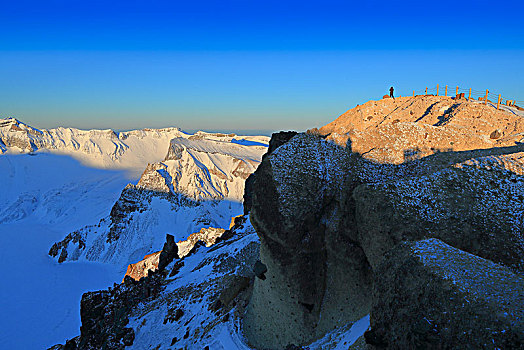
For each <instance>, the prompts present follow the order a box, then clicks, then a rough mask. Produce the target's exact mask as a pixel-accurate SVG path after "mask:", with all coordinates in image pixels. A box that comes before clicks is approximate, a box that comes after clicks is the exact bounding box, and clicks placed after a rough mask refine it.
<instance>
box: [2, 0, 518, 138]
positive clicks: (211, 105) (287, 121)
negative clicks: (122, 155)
mask: <svg viewBox="0 0 524 350" xmlns="http://www.w3.org/2000/svg"><path fill="white" fill-rule="evenodd" d="M522 10H524V5H522V4H521V3H520V2H517V1H499V2H497V3H493V2H484V1H475V2H467V1H439V2H431V3H430V2H421V1H418V2H405V1H403V2H393V1H387V2H386V1H373V0H369V1H365V2H361V3H358V4H355V3H352V2H350V1H344V2H342V1H340V2H337V1H322V2H307V1H302V2H297V1H278V2H277V1H249V0H244V1H220V2H218V1H191V2H177V1H170V2H161V1H111V2H109V1H96V0H95V1H75V0H70V1H45V2H42V1H40V2H32V1H16V2H15V1H5V0H4V1H2V2H0V115H2V116H15V117H17V118H19V119H21V120H23V121H25V122H27V123H30V124H33V125H35V126H37V127H53V126H58V125H63V126H76V127H81V128H95V127H97V128H109V127H111V128H115V129H131V128H138V127H161V126H180V127H182V128H184V129H206V130H228V129H230V130H238V129H243V130H245V129H257V130H259V129H269V130H277V129H298V130H304V129H307V128H310V127H314V126H321V125H324V124H326V123H328V122H329V121H331V120H333V119H335V118H336V117H337V116H338V115H339V114H341V113H343V112H344V111H345V110H347V109H349V108H351V107H354V106H355V105H356V104H357V103H363V102H365V101H367V100H369V99H377V98H380V97H381V96H382V95H383V94H385V93H387V89H388V88H389V86H391V85H393V86H395V89H396V93H397V94H410V93H412V91H413V90H421V89H423V88H424V87H425V86H426V85H429V86H432V85H436V84H437V83H440V84H441V85H445V84H449V85H450V86H456V85H459V86H460V87H472V88H473V89H475V90H483V89H486V88H489V89H490V91H493V92H498V93H501V94H503V95H504V96H507V97H509V98H513V99H517V100H524V96H523V78H524V65H523V62H524V25H522V24H521V23H520V22H521V21H519V13H522Z"/></svg>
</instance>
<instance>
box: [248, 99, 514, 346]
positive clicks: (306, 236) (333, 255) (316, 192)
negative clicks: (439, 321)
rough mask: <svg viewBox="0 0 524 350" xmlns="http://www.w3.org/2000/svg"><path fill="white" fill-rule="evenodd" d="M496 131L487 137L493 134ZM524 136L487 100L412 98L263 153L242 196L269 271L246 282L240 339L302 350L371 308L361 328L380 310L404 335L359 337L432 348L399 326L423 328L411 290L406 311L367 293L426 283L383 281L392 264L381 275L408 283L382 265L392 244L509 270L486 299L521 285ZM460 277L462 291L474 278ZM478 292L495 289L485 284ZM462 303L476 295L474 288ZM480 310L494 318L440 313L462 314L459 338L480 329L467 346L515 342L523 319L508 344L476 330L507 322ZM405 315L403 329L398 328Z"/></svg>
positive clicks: (376, 105) (376, 331)
mask: <svg viewBox="0 0 524 350" xmlns="http://www.w3.org/2000/svg"><path fill="white" fill-rule="evenodd" d="M494 130H496V131H497V132H496V133H495V135H494V136H496V137H490V135H493V133H494ZM523 133H524V124H523V122H522V118H521V117H519V116H516V115H512V114H510V113H508V112H504V111H497V110H496V109H495V108H493V107H491V106H489V105H488V106H485V105H483V104H478V103H475V102H467V101H465V100H463V99H460V100H458V99H457V100H455V99H452V98H449V97H435V96H418V97H415V98H411V97H409V98H397V99H386V100H382V101H370V102H368V103H366V104H364V105H363V106H357V107H356V108H354V109H353V110H350V111H348V112H347V113H345V114H344V115H342V116H341V117H340V118H338V119H337V120H336V121H334V122H333V123H331V124H328V125H327V126H325V127H323V128H321V129H320V130H319V131H316V130H313V131H312V132H311V133H309V134H298V135H296V136H294V137H293V138H292V139H291V140H290V141H288V142H286V143H284V144H283V145H281V146H280V147H278V148H277V149H276V150H274V151H273V152H272V153H271V154H270V155H267V156H265V157H264V158H263V162H262V164H261V165H260V166H259V168H258V169H257V171H256V172H255V174H254V176H253V184H252V186H251V187H250V188H251V191H252V193H251V194H250V195H251V196H252V202H251V222H252V224H253V226H254V228H255V229H256V231H257V233H258V235H259V237H260V240H261V248H260V260H261V262H260V263H261V264H263V265H264V266H265V267H266V268H267V271H264V273H263V277H265V278H257V279H255V283H254V287H253V296H252V298H251V301H250V304H249V306H248V309H247V313H246V316H245V318H244V332H245V334H246V336H247V338H248V340H249V341H250V343H251V344H253V345H254V346H256V347H260V348H269V349H279V348H284V347H286V346H288V345H291V344H294V345H301V346H303V345H307V344H308V343H310V342H311V341H312V340H314V339H315V338H318V337H319V336H321V335H323V334H325V333H326V332H327V331H329V330H331V329H333V328H335V327H337V326H339V325H340V324H347V323H350V322H353V321H356V320H357V319H359V318H360V317H362V316H363V315H365V314H367V313H369V312H371V319H372V325H373V320H379V319H381V317H382V316H381V315H386V314H387V315H390V316H391V315H396V316H391V317H393V318H392V320H393V321H391V322H396V319H395V317H398V318H399V321H398V322H399V324H402V325H403V326H405V327H406V329H407V331H408V334H406V335H405V337H404V338H403V339H400V338H398V337H397V338H395V332H394V331H390V330H391V329H393V328H392V326H387V327H386V326H384V324H383V323H380V322H378V321H376V322H375V326H373V332H370V333H368V336H367V338H366V340H368V343H370V344H371V343H373V346H376V347H378V348H380V346H387V347H391V348H399V349H400V348H402V347H403V346H405V347H404V348H413V344H415V343H416V344H422V345H421V346H423V347H424V346H426V345H427V346H429V347H431V344H432V343H431V341H432V340H431V337H432V335H431V330H429V331H428V332H429V333H428V332H426V335H424V337H426V336H427V337H429V338H428V339H429V340H427V339H426V340H427V342H426V343H424V341H426V340H424V339H425V338H423V337H422V338H420V339H422V340H420V339H419V340H416V342H415V343H410V341H411V340H409V339H415V338H416V337H418V336H417V335H416V334H415V335H414V334H409V332H415V333H416V332H418V331H417V329H415V328H416V327H415V326H413V327H415V328H413V327H411V328H410V327H409V326H408V325H407V322H409V323H410V324H411V323H412V324H413V325H417V324H421V322H423V317H424V313H422V312H419V313H417V312H416V308H417V307H418V306H420V308H421V310H426V309H424V306H423V305H420V304H419V300H418V299H416V295H415V294H414V290H415V288H414V289H410V290H409V291H406V293H407V294H402V293H401V292H400V291H399V292H398V294H397V295H398V296H399V298H408V299H409V298H411V299H409V300H410V303H411V304H410V306H409V307H408V306H406V305H401V304H400V303H389V304H388V302H387V300H392V299H388V298H390V296H388V295H386V294H384V295H382V293H386V292H384V291H382V289H378V290H379V292H377V293H375V294H374V295H373V296H371V295H370V293H369V291H370V290H371V289H372V288H373V286H374V285H376V284H378V283H380V284H381V285H383V286H395V285H397V284H399V283H406V284H407V285H409V286H418V288H419V289H421V288H422V287H423V286H424V283H426V282H428V281H429V279H430V276H428V275H425V272H424V273H422V272H420V273H417V275H416V276H414V280H413V281H410V280H409V279H406V280H403V281H402V282H401V281H398V282H397V281H393V280H388V279H387V278H382V277H383V276H382V275H385V276H387V275H388V273H389V272H388V270H387V269H388V268H384V267H383V266H390V267H391V268H392V269H393V271H392V277H391V278H393V279H394V278H398V279H403V278H407V277H406V276H404V275H403V274H402V273H403V270H402V269H399V270H394V266H396V265H395V264H397V263H399V264H400V263H401V262H400V260H401V259H402V257H401V256H397V255H395V254H393V253H392V254H393V256H395V258H393V259H394V261H393V262H391V264H390V265H387V263H386V265H384V259H387V257H388V256H390V255H388V254H389V252H391V251H392V250H394V249H396V247H397V246H399V245H402V244H408V245H409V244H415V243H414V242H417V241H418V240H423V239H426V238H428V237H435V238H438V239H439V240H435V239H433V240H429V241H428V243H427V244H428V245H429V246H431V247H430V248H428V249H429V250H431V249H433V250H437V249H440V248H439V247H440V244H443V245H444V246H446V244H447V245H449V247H450V248H449V249H451V250H452V251H453V252H455V251H459V250H458V249H460V251H461V253H460V254H458V255H457V256H460V258H461V259H464V261H469V262H468V263H470V264H474V263H475V261H477V260H478V261H480V262H486V264H492V265H495V263H497V264H499V265H496V266H499V267H500V269H502V270H504V271H508V272H511V273H510V274H509V275H507V276H506V277H507V279H506V280H504V282H501V283H502V284H500V285H497V286H495V287H494V288H495V289H493V290H496V289H497V288H499V287H500V288H502V289H504V283H508V284H509V285H515V283H517V284H518V283H520V282H518V281H520V279H521V278H522V273H523V271H524V260H523V257H524V239H523V237H524V231H523V230H524V226H523V225H522V223H523V222H524V195H522V194H523V193H524V177H523V176H522V174H523V173H524V172H523V169H524V162H523V156H522V155H523V154H524V153H522V152H524V145H521V144H520V140H521V139H522V134H523ZM440 240H441V241H443V242H445V244H444V243H442V242H441V241H440ZM446 247H447V246H446ZM441 248H442V247H441ZM442 249H443V250H444V251H446V252H447V253H446V254H448V253H449V252H450V251H449V250H448V248H442ZM442 249H441V250H442ZM453 249H454V250H453ZM429 250H428V251H429ZM460 251H459V252H460ZM465 252H467V253H465ZM470 253H471V254H470ZM453 254H455V253H453ZM453 254H452V253H449V254H448V255H450V256H455V255H453ZM482 264H484V263H481V265H482ZM461 266H462V265H461ZM490 266H491V265H490ZM446 268H450V269H452V268H453V267H452V266H451V265H448V266H444V267H443V269H444V270H445V269H446ZM479 268H480V267H479ZM497 269H498V268H497ZM497 269H495V270H497ZM423 270H424V269H423V268H422V270H421V271H423ZM502 270H500V271H502ZM497 271H499V270H497ZM500 271H499V272H500ZM497 273H498V272H497ZM504 273H505V272H504ZM377 274H381V276H377ZM372 276H374V280H373V277H372ZM477 277H478V276H477ZM492 277H493V278H494V280H491V278H492ZM464 278H465V279H464V283H471V284H472V285H473V284H479V285H480V284H481V283H483V282H482V281H481V279H478V278H477V279H474V278H473V277H472V278H473V279H472V280H471V281H469V282H468V279H469V276H467V275H466V276H465V277H464ZM384 281H386V282H384ZM432 281H433V282H431V283H433V284H432V285H433V286H434V289H430V290H429V291H428V294H427V298H431V295H434V296H435V298H436V299H438V298H439V297H442V298H443V296H452V297H453V296H456V295H457V294H456V293H455V291H449V290H446V289H445V288H446V287H445V284H443V283H441V277H439V276H436V277H435V279H434V280H432ZM484 283H486V284H490V283H492V284H497V283H498V282H497V280H496V277H494V276H487V277H486V280H485V281H484ZM377 288H378V287H377ZM431 288H433V287H431ZM500 288H499V289H498V290H502V289H500ZM440 289H442V290H440ZM448 292H449V293H448ZM410 293H411V294H410ZM464 295H466V297H471V298H473V297H474V290H473V289H470V290H467V291H466V292H465V294H464ZM486 295H487V294H486ZM381 298H384V300H386V302H384V305H385V306H384V308H386V309H387V310H382V311H380V312H379V311H377V310H378V309H376V308H374V307H373V308H372V307H371V305H372V304H373V305H377V303H380V302H382V301H383V300H382V299H381ZM442 298H441V299H442ZM501 298H502V299H504V301H503V303H506V302H507V303H513V302H514V301H515V300H514V299H515V298H514V296H512V295H509V294H504V293H502V294H501ZM512 298H513V299H512ZM403 300H404V299H403ZM388 308H389V309H388ZM488 309H490V315H491V316H492V317H493V318H494V320H492V321H489V320H488V319H487V318H485V317H484V316H482V317H480V316H479V314H476V313H475V312H473V311H472V312H469V311H468V312H467V311H464V312H463V313H462V312H461V311H460V308H458V307H457V305H456V304H454V302H449V303H446V301H445V299H442V303H441V305H440V309H439V310H440V311H441V312H443V313H449V312H455V313H456V315H455V316H453V317H456V318H457V319H459V318H461V317H462V321H460V322H457V327H458V328H457V329H454V330H452V331H451V333H449V334H452V333H453V334H455V335H456V334H459V333H460V332H466V333H467V332H468V330H467V327H468V326H467V325H468V324H469V323H468V322H470V324H472V325H474V327H477V329H475V330H474V331H471V332H470V333H471V334H475V336H478V339H476V340H475V344H488V343H490V342H493V341H494V342H495V343H498V344H502V345H507V344H514V341H515V339H517V340H519V339H521V338H524V334H523V333H522V329H523V328H522V327H521V326H522V321H519V320H521V318H520V319H519V318H517V319H516V320H517V321H516V322H517V325H516V326H515V327H514V328H513V330H514V331H512V332H513V333H511V335H510V334H509V333H508V335H507V336H508V338H504V336H503V335H502V337H503V338H504V339H501V338H500V336H501V334H498V335H493V334H489V332H485V331H484V329H483V328H482V327H491V326H492V325H494V324H497V325H499V326H500V325H505V324H507V321H506V320H505V319H504V316H501V318H500V319H498V316H497V315H499V313H500V312H503V310H502V309H503V308H502V307H500V308H499V307H498V306H497V303H491V304H489V306H488ZM482 310H485V309H482ZM482 310H480V311H479V312H480V313H483V312H484V311H482ZM426 311H428V312H429V311H431V310H426ZM520 311H522V310H520ZM520 311H519V312H520ZM404 314H405V317H406V321H405V322H406V323H403V322H404V321H403V320H401V319H400V318H401V317H402V315H404ZM388 317H389V316H388ZM388 320H389V319H388ZM484 321H485V322H484ZM388 322H389V321H388ZM490 322H491V323H490ZM281 325H286V327H281ZM384 327H385V328H384ZM388 327H389V328H388ZM501 327H503V326H501ZM381 328H383V329H381ZM497 329H499V328H497ZM500 329H502V328H500ZM381 332H382V333H381ZM403 336H404V335H403ZM496 337H499V338H497V339H495V338H496ZM515 337H516V338H515ZM406 339H408V340H406ZM417 339H418V338H417ZM456 339H457V338H456V337H455V336H454V335H450V336H446V337H444V338H443V340H442V341H443V342H442V343H440V345H439V346H440V347H441V348H453V347H454V345H455V344H454V341H455V340H456ZM462 341H463V340H460V342H462ZM460 342H459V343H457V344H462V343H460ZM428 344H429V345H428ZM464 344H465V343H464ZM406 346H407V347H406ZM417 346H418V345H417ZM508 346H509V345H508ZM415 348H416V346H415Z"/></svg>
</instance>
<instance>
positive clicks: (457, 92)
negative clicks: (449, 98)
mask: <svg viewBox="0 0 524 350" xmlns="http://www.w3.org/2000/svg"><path fill="white" fill-rule="evenodd" d="M458 94H459V87H458V86H457V91H455V96H457V95H458Z"/></svg>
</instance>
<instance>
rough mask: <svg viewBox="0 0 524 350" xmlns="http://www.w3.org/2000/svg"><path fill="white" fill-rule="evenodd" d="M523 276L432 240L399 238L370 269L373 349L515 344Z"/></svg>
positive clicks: (523, 324) (522, 316)
mask: <svg viewBox="0 0 524 350" xmlns="http://www.w3.org/2000/svg"><path fill="white" fill-rule="evenodd" d="M522 305H524V278H523V277H522V275H520V274H515V273H514V272H513V271H511V270H510V269H508V268H506V267H503V266H501V265H498V264H495V263H493V262H491V261H489V260H486V259H483V258H480V257H477V256H475V255H472V254H469V253H466V252H464V251H462V250H459V249H456V248H453V247H451V246H449V245H447V244H445V243H444V242H442V241H440V240H438V239H426V240H422V241H416V242H402V243H400V244H398V245H397V246H396V247H395V248H394V249H392V250H390V251H389V252H388V253H387V254H386V256H385V258H384V259H383V260H382V262H381V263H380V264H379V266H378V267H377V268H376V269H375V273H374V284H373V306H372V309H371V320H370V322H371V327H370V330H368V331H367V332H366V334H365V337H366V341H367V343H368V344H369V345H371V346H370V348H371V349H518V348H521V347H522V344H523V343H524V321H523V320H524V309H523V308H522Z"/></svg>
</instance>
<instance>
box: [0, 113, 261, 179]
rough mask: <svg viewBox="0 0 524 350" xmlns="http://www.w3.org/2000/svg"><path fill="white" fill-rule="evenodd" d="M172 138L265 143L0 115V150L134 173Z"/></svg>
mask: <svg viewBox="0 0 524 350" xmlns="http://www.w3.org/2000/svg"><path fill="white" fill-rule="evenodd" d="M173 138H182V139H189V138H192V139H199V140H212V141H215V142H222V143H229V144H232V145H234V144H239V143H240V144H243V145H254V144H257V145H258V146H259V147H263V146H264V145H267V143H268V142H269V138H268V137H266V136H237V135H235V134H229V135H226V134H217V133H205V132H201V131H199V132H197V133H195V134H194V135H191V134H187V133H184V132H183V131H181V130H180V129H179V128H174V127H171V128H163V129H142V130H132V131H124V132H116V131H114V130H111V129H106V130H79V129H75V128H63V127H59V128H55V129H48V130H46V129H42V130H39V129H36V128H33V127H31V126H29V125H27V124H25V123H23V122H21V121H19V120H17V119H15V118H6V119H0V154H2V153H32V152H38V151H45V152H52V153H56V154H67V155H71V156H73V157H74V158H76V159H78V160H80V161H81V162H82V163H83V164H85V165H89V166H93V167H97V168H110V169H128V170H130V171H132V173H133V175H135V176H136V175H138V174H140V172H141V171H142V170H143V169H144V166H145V165H146V164H147V163H153V162H159V161H161V160H162V159H163V158H164V156H165V152H166V150H167V149H168V147H169V144H170V141H171V139H173Z"/></svg>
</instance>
